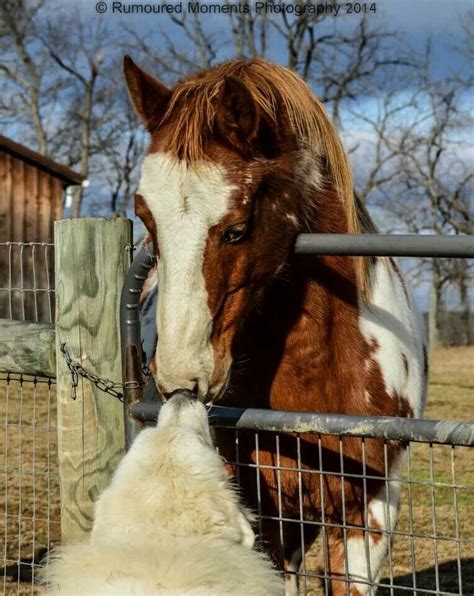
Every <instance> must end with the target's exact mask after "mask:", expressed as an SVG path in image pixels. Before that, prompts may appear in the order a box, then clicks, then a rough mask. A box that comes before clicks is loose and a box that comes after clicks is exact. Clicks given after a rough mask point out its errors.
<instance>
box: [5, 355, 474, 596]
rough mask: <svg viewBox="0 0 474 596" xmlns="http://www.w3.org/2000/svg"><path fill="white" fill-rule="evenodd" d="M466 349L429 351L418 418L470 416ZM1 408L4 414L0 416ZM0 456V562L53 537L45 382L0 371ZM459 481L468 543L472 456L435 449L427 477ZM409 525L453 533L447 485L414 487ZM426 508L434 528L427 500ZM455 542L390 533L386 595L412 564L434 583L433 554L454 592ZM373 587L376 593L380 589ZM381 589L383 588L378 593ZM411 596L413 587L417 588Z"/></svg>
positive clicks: (419, 458) (418, 456) (467, 570)
mask: <svg viewBox="0 0 474 596" xmlns="http://www.w3.org/2000/svg"><path fill="white" fill-rule="evenodd" d="M473 362H474V348H472V347H471V348H449V349H440V350H437V351H435V352H434V353H433V354H432V356H431V377H430V380H431V383H430V390H429V398H428V404H427V409H426V417H427V418H433V419H443V418H444V419H457V420H474V372H473V371H474V367H473ZM2 412H3V414H2ZM1 415H3V429H2V432H1V433H0V453H1V454H2V455H3V466H2V469H1V478H0V494H1V497H0V502H1V507H2V509H1V511H2V513H3V516H2V521H1V524H2V527H1V530H0V536H2V535H3V537H4V546H3V554H4V557H3V559H4V562H3V563H2V564H1V565H2V566H3V565H4V564H5V563H6V564H7V565H10V564H12V563H16V561H18V560H19V559H20V558H21V559H24V558H31V557H32V556H33V554H34V553H35V552H36V551H37V550H38V549H39V548H41V547H46V548H49V547H50V546H51V545H52V544H54V543H56V542H57V541H59V538H60V528H59V488H58V477H57V460H56V412H55V391H54V386H52V387H49V386H48V385H47V384H44V383H38V384H37V386H36V388H35V386H34V385H33V384H32V383H27V382H24V383H23V384H22V383H20V382H19V381H18V380H11V381H10V383H9V384H8V385H7V383H6V381H5V380H1V378H0V416H1ZM411 461H412V479H413V480H418V481H424V480H429V479H430V457H429V448H428V446H427V445H412V447H411ZM453 462H454V469H455V471H456V477H455V481H456V482H457V483H458V484H461V483H462V484H464V485H470V487H471V489H470V490H468V489H458V490H457V491H456V498H457V505H458V509H459V525H458V532H459V538H461V539H469V540H474V525H473V524H472V523H471V519H470V516H471V514H472V511H473V507H474V454H473V452H472V450H468V449H466V448H459V447H458V448H456V449H454V450H453V449H451V448H450V447H443V446H435V447H434V449H433V470H434V481H435V482H436V483H452V481H453V477H452V463H453ZM411 492H412V510H411V514H412V520H413V522H412V523H413V526H412V528H411V529H412V530H413V532H414V533H416V534H424V535H427V536H432V535H433V534H436V535H437V536H438V537H454V536H456V531H457V530H456V524H455V515H454V491H453V489H452V488H447V487H436V488H435V489H433V491H432V490H431V488H430V486H429V485H421V484H420V485H413V486H412V489H411ZM409 502H410V500H409V494H408V488H407V485H404V487H403V491H402V505H401V512H400V523H399V525H398V531H401V532H409V531H410V521H409V520H410V506H409ZM433 502H434V505H435V523H436V528H435V530H436V532H435V531H434V528H433V519H432V503H433ZM470 549H471V550H469V549H468V547H467V546H465V545H464V546H463V545H461V547H460V553H459V554H460V557H461V558H462V560H463V564H462V580H463V591H462V593H463V594H474V547H473V545H472V544H471V545H470ZM320 553H321V545H319V544H316V545H315V547H314V549H313V550H312V551H311V553H310V554H309V556H308V557H307V563H306V565H307V571H315V569H316V562H317V560H318V559H320ZM457 557H458V553H457V543H456V542H455V541H453V540H437V541H434V540H432V539H430V538H414V539H411V538H409V537H405V536H398V537H397V538H396V539H395V542H394V545H393V550H392V565H391V570H390V565H388V564H387V565H386V568H385V570H384V576H383V578H384V579H383V580H382V581H383V582H384V583H389V581H390V575H391V576H392V577H393V578H394V583H395V584H396V585H400V586H406V587H407V590H406V591H405V590H401V589H399V590H397V589H395V590H394V591H393V592H392V593H394V594H413V593H415V591H414V590H413V589H412V586H413V574H412V569H413V568H415V569H416V570H417V571H416V576H415V580H416V585H417V587H418V588H425V589H429V590H436V574H435V568H436V564H435V562H436V559H437V562H438V574H439V579H438V582H439V583H438V585H439V591H440V592H454V593H460V590H459V586H458V579H457V578H458V568H457V563H456V561H457ZM3 581H4V592H5V593H7V594H14V593H31V592H32V584H31V583H24V584H19V583H17V582H10V581H7V580H6V579H5V578H4V580H3ZM308 593H310V594H319V593H321V592H320V590H319V589H318V588H316V587H315V582H314V581H311V580H309V581H308ZM380 593H382V590H380V591H379V594H380ZM387 593H388V591H387ZM420 593H422V592H421V591H420Z"/></svg>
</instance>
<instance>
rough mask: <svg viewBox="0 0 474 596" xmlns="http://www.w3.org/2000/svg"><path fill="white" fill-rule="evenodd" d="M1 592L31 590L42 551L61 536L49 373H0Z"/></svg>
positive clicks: (53, 404) (53, 397) (53, 400)
mask: <svg viewBox="0 0 474 596" xmlns="http://www.w3.org/2000/svg"><path fill="white" fill-rule="evenodd" d="M0 392H1V410H2V433H1V435H0V452H1V454H2V456H1V458H2V468H1V474H0V494H1V519H2V525H3V528H2V530H1V533H0V536H2V543H1V549H2V551H1V552H2V562H1V563H0V568H1V571H0V573H1V574H2V583H3V591H4V593H7V594H9V593H11V594H13V593H21V594H25V593H32V592H34V590H35V588H34V579H35V571H36V569H37V568H38V566H39V564H40V562H41V558H42V556H43V555H44V554H45V553H46V552H47V550H48V549H49V548H50V547H51V546H52V545H53V544H55V543H57V542H58V541H59V538H60V523H59V522H60V517H59V511H60V504H59V482H58V469H57V452H56V392H55V384H54V381H52V380H51V379H48V380H44V379H39V378H35V377H25V376H24V375H13V374H0Z"/></svg>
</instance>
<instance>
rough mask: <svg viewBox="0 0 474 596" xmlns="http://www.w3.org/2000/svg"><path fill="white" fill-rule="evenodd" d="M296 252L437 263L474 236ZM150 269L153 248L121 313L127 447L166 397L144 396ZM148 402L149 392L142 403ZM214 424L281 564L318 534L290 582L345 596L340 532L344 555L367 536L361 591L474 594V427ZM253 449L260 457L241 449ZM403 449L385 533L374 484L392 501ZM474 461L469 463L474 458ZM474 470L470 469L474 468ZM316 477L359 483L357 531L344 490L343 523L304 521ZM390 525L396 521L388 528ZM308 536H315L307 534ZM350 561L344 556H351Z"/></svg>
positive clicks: (301, 417)
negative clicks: (286, 506) (373, 465)
mask: <svg viewBox="0 0 474 596" xmlns="http://www.w3.org/2000/svg"><path fill="white" fill-rule="evenodd" d="M295 252H297V253H315V254H338V255H340V254H344V255H352V256H365V255H377V256H429V257H454V258H455V257H464V258H465V257H473V256H474V247H473V243H472V239H471V238H469V237H441V238H440V237H433V236H432V237H426V236H425V237H423V236H384V235H362V236H349V235H312V234H307V235H306V234H305V235H301V236H300V237H299V238H298V241H297V244H296V249H295ZM153 265H154V257H153V250H152V247H151V246H146V247H145V248H143V249H142V251H141V252H140V253H139V254H138V255H137V257H136V258H135V260H134V262H133V264H132V267H131V269H130V271H129V274H128V277H127V280H126V283H125V286H124V290H123V293H122V304H121V332H122V354H123V371H124V397H125V399H124V404H125V419H126V433H127V443H128V444H130V443H131V441H132V440H133V437H134V435H135V434H136V433H137V432H139V430H140V426H141V424H143V423H151V422H153V421H154V420H156V418H157V415H158V412H159V403H160V402H159V398H158V396H157V391H156V388H155V386H154V383H153V380H152V379H151V380H150V383H149V384H148V385H146V386H145V391H144V392H143V375H142V360H143V354H142V343H141V335H140V294H141V290H142V288H143V283H144V281H145V279H146V278H147V276H148V273H149V271H150V269H151V268H152V267H153ZM143 393H145V395H144V396H143ZM209 413H210V421H211V424H213V425H214V426H216V427H219V428H227V429H232V431H231V432H233V433H234V439H235V455H234V458H233V461H230V462H229V463H231V464H233V465H234V466H235V470H236V480H237V483H238V482H239V479H240V478H241V476H242V474H244V473H245V474H247V475H248V474H249V473H250V474H253V475H254V478H255V489H256V497H257V499H256V503H257V505H256V509H257V511H256V513H257V520H258V526H259V533H260V534H261V533H262V526H263V525H264V524H268V523H269V522H271V523H273V524H276V526H277V527H278V532H279V537H280V557H279V561H278V564H279V567H280V569H282V568H283V550H284V545H285V535H286V533H287V532H289V531H290V529H291V528H294V527H297V528H298V529H299V532H300V536H301V540H300V548H301V551H302V552H303V553H304V552H306V551H307V548H306V547H307V544H306V542H305V540H306V536H307V534H308V528H309V527H310V526H311V527H314V528H315V529H316V530H317V532H316V533H319V538H318V540H317V541H316V543H315V545H314V546H313V547H312V548H311V549H309V551H308V552H307V554H306V556H305V557H303V561H302V564H301V567H300V569H299V570H295V571H294V572H293V573H294V574H295V575H297V576H298V578H299V588H300V591H301V592H302V593H304V594H319V593H323V594H329V593H330V580H331V579H336V580H338V581H340V582H342V585H345V586H346V591H347V593H349V586H350V584H352V585H354V579H352V580H351V578H350V575H349V570H348V569H347V565H346V567H345V573H344V575H343V576H342V577H341V576H340V575H338V576H337V577H333V576H332V575H331V572H330V569H329V565H328V536H329V535H330V534H331V532H334V531H338V532H340V533H341V534H342V536H343V543H344V552H345V555H347V546H348V536H349V535H350V533H351V531H358V532H360V533H362V534H363V536H364V555H365V559H366V564H367V568H368V569H367V571H368V573H367V578H366V579H364V578H362V579H357V583H358V584H360V585H361V589H362V586H363V585H366V586H367V584H368V585H369V590H370V592H372V591H373V590H375V589H378V594H385V593H387V594H388V593H390V594H412V593H416V594H469V593H474V525H473V524H472V523H471V520H470V510H472V508H473V507H474V461H473V459H472V457H473V455H472V450H470V447H472V446H473V445H474V423H468V422H450V421H446V420H424V419H423V420H421V419H420V420H417V419H405V418H389V417H363V416H347V415H331V414H313V413H299V412H283V411H274V410H258V409H247V410H242V409H238V408H227V407H219V406H213V407H211V408H210V411H209ZM308 436H311V437H312V442H313V444H314V451H315V457H316V458H317V461H318V462H319V466H317V467H316V469H308V466H306V465H304V462H303V461H302V456H301V454H302V447H303V444H304V442H305V440H306V438H307V437H308ZM328 436H331V437H335V438H336V440H337V444H338V450H337V453H336V455H337V458H338V459H339V466H338V467H337V469H334V468H332V469H331V470H328V469H325V464H324V460H325V453H324V447H323V441H324V438H325V437H328ZM242 437H244V438H245V444H246V445H248V444H249V440H250V441H251V442H252V443H253V458H252V459H251V458H250V457H249V453H248V450H242V447H241V445H242V444H243V443H244V441H243V438H242ZM348 437H352V438H356V440H357V441H359V443H360V449H361V453H362V461H361V469H360V470H358V471H356V472H355V473H354V472H353V471H352V470H350V469H348V466H347V465H345V463H346V457H345V454H344V446H345V441H346V440H347V439H348ZM373 440H380V441H382V442H383V446H384V455H385V474H384V475H383V476H382V478H380V477H378V476H377V477H374V476H372V475H371V473H370V470H368V469H367V465H366V459H365V452H366V448H367V445H368V443H369V442H370V441H373ZM393 441H397V442H401V443H402V444H403V445H404V446H405V447H406V463H405V469H404V472H403V474H402V476H401V478H400V480H399V482H400V487H401V498H400V516H399V522H398V525H397V526H396V527H395V528H393V530H380V529H377V528H376V527H374V526H372V525H371V521H370V517H369V513H368V509H367V484H368V483H369V482H370V481H371V480H374V479H376V480H379V481H381V482H382V484H383V486H384V487H385V491H386V495H387V497H388V495H389V493H390V489H391V485H392V483H393V482H397V479H395V478H392V477H390V473H389V469H388V458H387V452H388V447H389V445H390V443H391V442H393ZM283 442H284V443H285V449H286V450H288V449H292V450H293V453H294V454H296V462H297V465H296V467H291V468H288V466H287V464H284V463H282V461H283V460H284V457H283V452H282V444H283ZM263 444H265V446H266V447H265V448H266V449H267V450H268V445H269V444H272V445H273V448H272V450H273V451H274V453H275V454H276V455H275V459H274V461H272V462H271V463H268V460H265V461H263V457H261V454H262V445H263ZM470 458H471V459H470ZM469 461H470V462H471V465H469ZM269 473H271V474H274V475H276V478H277V487H278V509H279V511H278V514H277V515H268V512H266V511H265V506H264V501H265V499H264V496H263V493H264V491H265V476H266V475H268V474H269ZM283 473H286V474H288V473H290V474H294V475H295V477H296V478H297V483H298V486H299V491H298V494H295V495H292V498H295V499H298V501H299V510H300V515H299V516H298V517H297V518H291V519H290V518H287V517H285V515H284V513H283V508H282V502H283V501H284V499H285V498H288V495H285V494H284V490H285V489H284V487H282V483H281V482H280V478H281V475H282V474H283ZM308 474H313V475H315V476H316V477H317V479H318V482H319V483H320V487H321V490H320V494H321V495H323V494H324V491H323V490H322V488H323V484H324V482H325V481H326V480H327V479H328V478H329V477H332V479H334V478H338V479H339V481H340V483H341V487H343V486H344V483H345V482H351V481H356V482H359V483H360V482H362V484H363V494H364V503H363V505H364V522H363V524H362V525H357V526H356V525H353V524H351V522H350V520H347V519H345V515H344V511H345V507H344V490H342V503H343V506H342V511H343V518H342V520H340V521H339V522H338V523H335V522H334V521H333V520H329V519H325V514H324V503H321V512H320V513H319V517H314V518H311V519H306V518H305V517H304V515H303V504H302V499H303V495H302V488H301V487H302V485H303V484H304V477H305V475H308ZM388 527H390V524H388ZM377 531H379V532H381V533H382V534H385V535H387V536H388V539H389V540H388V556H387V561H386V565H385V568H384V570H383V573H382V575H381V577H377V578H376V577H372V576H371V573H370V557H369V554H368V552H369V537H370V535H373V532H377ZM369 532H370V533H369ZM310 533H311V532H310ZM346 559H347V557H346Z"/></svg>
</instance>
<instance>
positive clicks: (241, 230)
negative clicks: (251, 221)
mask: <svg viewBox="0 0 474 596" xmlns="http://www.w3.org/2000/svg"><path fill="white" fill-rule="evenodd" d="M246 231H247V224H246V223H245V222H242V223H236V224H233V225H231V226H229V227H228V228H226V229H225V230H224V231H223V232H222V242H225V243H226V244H236V243H237V242H240V240H242V238H243V237H244V236H245V233H246Z"/></svg>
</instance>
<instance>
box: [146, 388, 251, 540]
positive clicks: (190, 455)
mask: <svg viewBox="0 0 474 596" xmlns="http://www.w3.org/2000/svg"><path fill="white" fill-rule="evenodd" d="M191 395H192V394H191V393H190V392H189V393H186V392H179V393H178V392H177V393H176V394H175V395H173V396H172V397H171V398H170V399H169V400H168V401H167V402H166V403H165V404H164V405H163V406H162V408H161V410H160V415H159V418H158V424H157V431H158V435H160V443H161V445H160V446H161V447H163V446H164V445H166V441H167V440H170V441H171V442H170V444H169V446H168V448H167V449H163V450H162V453H163V454H164V457H165V458H166V461H167V464H168V465H167V470H168V471H169V470H170V469H173V470H174V477H173V479H172V483H171V484H172V486H173V490H176V494H175V495H174V497H173V498H174V501H175V503H176V502H177V501H179V499H180V494H179V486H180V485H182V484H184V485H185V486H186V491H185V492H186V497H184V496H182V498H183V499H184V500H185V501H187V500H188V499H189V495H190V494H192V493H193V488H194V484H195V485H196V487H195V488H196V497H195V498H194V499H193V501H192V502H189V503H187V504H188V505H189V509H190V511H189V520H188V521H189V522H191V525H192V526H194V527H199V526H200V527H201V530H203V531H205V532H207V531H208V530H209V531H210V534H211V535H212V534H213V531H212V525H213V524H214V526H215V530H214V531H218V533H221V532H222V533H223V534H226V535H227V536H228V537H229V538H230V537H233V540H235V541H237V542H240V543H242V544H244V545H245V546H248V547H249V548H252V547H253V545H254V542H255V535H254V532H253V530H252V528H251V525H250V523H249V519H251V515H250V514H249V512H247V511H246V510H245V509H244V507H242V505H241V504H240V502H239V499H238V496H237V494H236V491H235V490H234V489H233V488H232V486H231V484H230V483H229V482H228V478H227V474H226V472H225V470H224V463H223V461H222V459H221V457H220V456H219V455H218V454H217V453H216V449H215V446H214V443H213V440H212V436H211V431H210V428H209V421H208V415H207V410H206V408H205V406H204V405H203V404H202V403H201V402H200V401H199V400H197V399H196V398H195V397H194V396H191ZM183 465H184V466H185V468H186V470H187V471H186V472H185V473H183ZM162 474H163V472H162ZM160 480H161V482H163V481H168V480H170V479H169V478H163V476H161V478H160ZM170 496H171V495H170ZM184 517H185V516H183V517H182V520H181V521H183V519H184ZM197 517H201V518H202V522H203V524H202V525H201V523H197V524H196V518H197ZM193 518H194V519H193ZM191 520H193V521H191ZM170 522H171V523H172V520H170ZM225 527H227V529H225ZM218 528H219V530H218Z"/></svg>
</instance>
